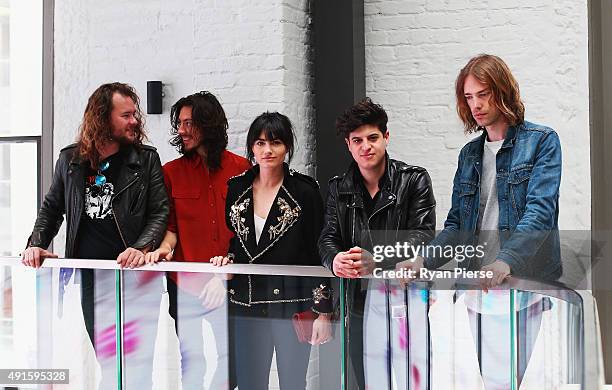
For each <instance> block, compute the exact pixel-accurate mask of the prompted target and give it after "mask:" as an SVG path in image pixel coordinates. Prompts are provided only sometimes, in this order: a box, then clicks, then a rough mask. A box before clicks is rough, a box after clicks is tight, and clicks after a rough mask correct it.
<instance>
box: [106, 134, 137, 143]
mask: <svg viewBox="0 0 612 390" xmlns="http://www.w3.org/2000/svg"><path fill="white" fill-rule="evenodd" d="M133 133H134V137H127V136H125V135H121V136H120V137H115V136H113V135H112V134H111V136H110V140H111V141H115V142H117V143H118V144H119V145H133V144H135V143H136V131H133Z"/></svg>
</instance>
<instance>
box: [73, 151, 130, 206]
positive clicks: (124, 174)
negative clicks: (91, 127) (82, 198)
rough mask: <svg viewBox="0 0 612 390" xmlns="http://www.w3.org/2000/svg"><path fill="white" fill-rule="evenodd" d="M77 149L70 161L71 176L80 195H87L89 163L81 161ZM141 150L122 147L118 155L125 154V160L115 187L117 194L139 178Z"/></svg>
mask: <svg viewBox="0 0 612 390" xmlns="http://www.w3.org/2000/svg"><path fill="white" fill-rule="evenodd" d="M77 150H78V149H76V148H75V150H74V155H73V156H72V159H71V161H70V169H69V174H70V176H71V178H72V179H73V180H74V182H75V183H76V185H77V189H78V191H79V193H80V194H84V193H85V171H84V170H85V169H86V167H87V166H88V162H87V161H85V160H83V159H81V157H80V156H79V155H78V152H77ZM139 152H140V148H139V147H137V146H135V145H127V146H122V147H121V149H119V152H118V153H125V159H124V160H123V169H121V171H120V173H119V177H118V178H117V185H116V186H115V194H117V193H119V192H120V191H122V190H123V189H124V188H125V187H126V186H127V185H128V184H129V183H130V182H131V181H132V180H134V179H135V178H136V177H137V176H138V172H139V171H140V170H141V167H142V160H141V155H140V153H139Z"/></svg>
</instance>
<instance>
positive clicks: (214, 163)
mask: <svg viewBox="0 0 612 390" xmlns="http://www.w3.org/2000/svg"><path fill="white" fill-rule="evenodd" d="M170 121H171V123H172V134H173V135H174V137H173V138H172V139H171V140H170V143H171V144H172V145H174V146H175V147H176V148H177V150H178V152H179V153H181V155H182V156H181V157H179V158H178V159H176V160H173V161H170V162H168V163H166V164H165V165H164V167H163V170H164V180H165V184H166V189H167V191H168V196H169V197H170V219H169V223H168V230H167V232H166V236H165V237H164V240H163V242H162V243H161V245H160V246H159V248H158V249H157V250H155V251H153V252H150V253H149V254H147V259H146V261H147V262H149V263H153V262H156V261H159V260H166V261H168V260H176V261H193V262H208V261H209V260H210V259H211V258H212V257H214V256H217V255H219V254H227V252H228V249H229V241H230V239H231V238H232V233H231V232H230V230H229V229H228V228H227V226H226V225H225V198H226V195H227V181H228V180H229V179H230V178H231V177H233V176H236V175H239V174H241V173H243V172H244V171H245V170H247V169H248V168H249V167H250V163H249V162H248V160H246V159H245V158H244V157H240V156H238V155H236V154H234V153H232V152H230V151H228V150H226V146H227V127H228V124H227V119H226V117H225V112H224V111H223V107H221V104H220V103H219V101H218V100H217V98H216V97H215V96H214V95H213V94H212V93H210V92H205V91H204V92H198V93H195V94H193V95H189V96H187V97H183V98H181V99H179V100H178V101H177V102H176V103H175V104H174V106H172V109H171V112H170ZM168 284H169V289H168V291H169V292H171V293H172V296H171V299H170V302H171V308H170V313H171V315H173V316H174V317H175V320H176V323H177V331H178V335H179V338H180V340H181V355H182V362H183V364H182V368H183V378H182V380H183V388H190V389H191V388H193V389H195V388H202V383H203V382H202V381H203V377H204V373H205V372H206V383H205V388H212V389H217V388H227V385H228V384H227V378H228V371H227V354H228V347H227V342H228V338H227V311H226V306H225V296H226V292H225V286H224V283H223V281H222V280H221V279H219V278H218V277H216V276H212V275H211V274H203V273H173V274H171V275H170V278H169V279H168ZM177 287H178V288H177ZM175 291H176V292H177V297H176V300H175V299H174V296H173V295H174V292H175ZM175 301H176V302H177V305H176V309H175V308H174V305H173V303H174V302H175ZM202 319H204V320H206V321H207V322H208V323H210V324H211V327H212V329H213V331H214V338H215V341H216V349H217V351H216V354H215V353H213V354H212V355H216V361H213V360H214V359H211V357H210V355H209V356H208V357H207V359H206V360H205V359H204V345H203V343H202V326H201V324H202ZM212 347H213V346H207V349H208V350H212V349H213V348H212ZM187 363H189V364H187ZM204 363H206V366H205V365H204ZM224 366H225V367H224ZM205 367H206V370H205Z"/></svg>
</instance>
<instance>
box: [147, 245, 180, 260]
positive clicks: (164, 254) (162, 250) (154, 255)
mask: <svg viewBox="0 0 612 390" xmlns="http://www.w3.org/2000/svg"><path fill="white" fill-rule="evenodd" d="M173 256H174V250H173V249H172V248H170V247H168V246H165V245H161V246H160V247H159V248H157V249H156V250H154V251H152V252H149V253H147V254H146V255H145V263H146V264H155V263H157V262H158V261H172V257H173Z"/></svg>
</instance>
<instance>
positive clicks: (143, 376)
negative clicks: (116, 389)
mask: <svg viewBox="0 0 612 390" xmlns="http://www.w3.org/2000/svg"><path fill="white" fill-rule="evenodd" d="M121 275H122V283H121V290H120V291H121V302H122V303H121V304H122V317H121V323H122V328H121V330H122V332H121V338H122V343H121V348H122V351H121V353H122V359H123V373H122V374H123V384H124V386H125V387H124V388H125V389H151V388H152V387H153V383H154V382H155V381H157V382H158V385H157V386H158V387H157V388H175V387H176V386H172V385H168V374H169V373H168V372H164V371H161V370H154V356H155V355H154V352H155V343H156V336H157V334H158V332H157V327H158V320H159V317H160V300H161V298H162V291H163V286H162V277H163V273H160V272H148V271H122V272H121ZM111 291H112V290H111ZM114 330H115V324H114V322H113V323H109V324H108V325H107V327H105V328H103V332H104V334H108V333H114ZM166 330H167V329H166ZM165 334H166V335H167V332H166V333H165ZM162 335H163V334H162ZM194 342H195V340H194ZM109 370H110V367H109ZM159 386H161V387H159Z"/></svg>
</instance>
